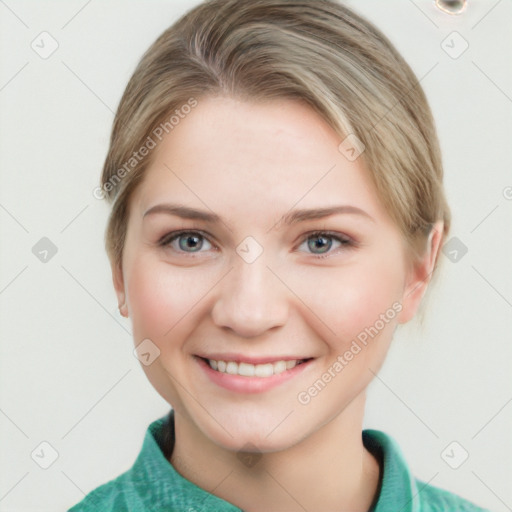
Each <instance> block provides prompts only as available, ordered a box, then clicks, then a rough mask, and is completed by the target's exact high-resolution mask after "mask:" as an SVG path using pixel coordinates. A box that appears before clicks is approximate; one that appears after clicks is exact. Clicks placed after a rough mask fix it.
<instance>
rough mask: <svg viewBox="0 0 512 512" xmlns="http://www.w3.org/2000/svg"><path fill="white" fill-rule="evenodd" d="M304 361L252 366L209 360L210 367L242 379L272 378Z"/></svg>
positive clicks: (249, 364)
mask: <svg viewBox="0 0 512 512" xmlns="http://www.w3.org/2000/svg"><path fill="white" fill-rule="evenodd" d="M300 362H302V360H298V359H296V360H291V361H276V362H275V363H266V364H251V363H235V362H234V361H216V360H215V359H208V363H209V364H210V367H211V368H213V369H214V370H217V371H218V372H221V373H228V374H230V375H241V376H242V377H261V378H266V377H272V375H278V374H280V373H283V372H285V371H286V370H291V369H292V368H294V367H295V366H297V364H299V363H300Z"/></svg>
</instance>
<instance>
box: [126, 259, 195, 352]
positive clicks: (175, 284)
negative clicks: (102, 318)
mask: <svg viewBox="0 0 512 512" xmlns="http://www.w3.org/2000/svg"><path fill="white" fill-rule="evenodd" d="M200 284H201V279H200V277H199V276H197V275H194V276H193V277H192V274H190V275H183V273H181V274H180V273H179V272H177V271H176V270H174V271H173V269H172V268H171V267H170V266H169V265H166V264H164V263H162V262H159V261H155V260H154V258H153V259H150V258H148V257H146V258H145V257H144V256H140V257H138V258H136V259H134V260H133V262H132V263H131V265H130V274H129V276H127V294H128V302H129V307H130V317H131V319H132V324H133V330H134V336H135V337H136V338H135V339H136V340H137V339H138V338H141V337H143V338H150V339H151V340H153V341H154V342H155V343H156V344H157V345H165V344H164V343H163V340H164V339H165V338H166V337H167V338H168V337H169V336H172V335H171V332H172V331H173V330H175V329H176V326H178V325H180V323H181V322H180V320H181V319H182V318H184V317H185V315H187V313H190V312H191V310H192V309H193V307H194V304H196V303H197V302H198V301H199V299H200V297H201V295H202V293H201V286H200ZM203 294H204V292H203ZM161 348H162V347H161Z"/></svg>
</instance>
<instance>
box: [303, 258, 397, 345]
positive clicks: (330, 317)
mask: <svg viewBox="0 0 512 512" xmlns="http://www.w3.org/2000/svg"><path fill="white" fill-rule="evenodd" d="M402 286H403V276H402V275H401V272H400V265H398V264H386V262H384V261H379V260H374V259H371V260H368V261H365V262H361V261H360V262H358V264H357V265H350V266H349V265H347V266H346V267H339V268H334V267H331V268H328V269H327V268H325V269H316V270H315V271H314V272H311V273H310V274H309V275H308V276H306V277H304V274H303V275H302V283H299V282H297V283H296V288H295V289H296V290H300V292H299V293H298V295H299V296H300V298H301V299H302V301H303V302H304V303H305V304H306V305H307V306H308V308H309V310H310V312H309V313H308V316H309V317H310V318H313V317H316V320H315V323H317V324H318V322H319V320H320V321H321V324H319V325H323V327H320V329H321V331H322V332H323V333H324V334H325V340H330V342H329V345H331V348H333V349H334V348H335V349H336V350H337V351H341V350H344V349H345V345H347V344H348V345H350V343H351V341H352V340H353V339H356V338H357V336H358V335H360V334H361V333H364V332H366V329H368V328H371V327H372V326H375V325H376V324H377V328H378V330H379V331H382V335H384V332H387V331H390V330H391V329H392V327H393V325H394V324H395V323H396V320H395V318H397V312H396V308H397V302H398V301H399V300H400V299H401V294H400V291H401V287H402ZM393 305H394V306H393ZM398 307H399V306H398ZM382 315H383V316H385V317H386V321H385V323H384V325H382V320H380V319H381V318H382ZM373 332H374V331H373ZM362 337H363V338H364V334H362Z"/></svg>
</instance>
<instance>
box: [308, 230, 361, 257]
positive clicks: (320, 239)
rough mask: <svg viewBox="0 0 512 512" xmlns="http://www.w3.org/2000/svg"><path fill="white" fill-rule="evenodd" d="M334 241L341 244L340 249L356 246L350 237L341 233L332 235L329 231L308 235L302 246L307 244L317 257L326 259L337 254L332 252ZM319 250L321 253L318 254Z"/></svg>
mask: <svg viewBox="0 0 512 512" xmlns="http://www.w3.org/2000/svg"><path fill="white" fill-rule="evenodd" d="M333 241H335V242H337V243H338V244H339V245H338V248H345V249H351V248H354V247H355V245H356V243H355V241H354V240H353V239H351V238H349V237H348V236H345V235H341V234H339V233H338V234H335V233H331V232H329V231H315V232H314V233H309V234H308V235H307V237H306V238H305V240H304V241H303V242H302V243H301V246H302V245H303V244H304V243H306V244H307V247H308V249H310V250H311V251H312V253H313V255H314V256H315V257H317V258H325V257H327V256H330V255H331V254H333V253H334V252H336V251H330V249H331V248H332V246H333ZM299 247H300V246H299ZM317 250H318V251H319V252H316V251H317Z"/></svg>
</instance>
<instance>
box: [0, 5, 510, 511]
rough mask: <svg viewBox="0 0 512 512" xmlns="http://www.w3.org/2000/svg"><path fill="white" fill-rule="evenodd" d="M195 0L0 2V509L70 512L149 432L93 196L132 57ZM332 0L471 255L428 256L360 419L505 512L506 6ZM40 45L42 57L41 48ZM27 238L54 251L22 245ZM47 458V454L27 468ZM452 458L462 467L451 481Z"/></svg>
mask: <svg viewBox="0 0 512 512" xmlns="http://www.w3.org/2000/svg"><path fill="white" fill-rule="evenodd" d="M196 3H197V2H195V1H184V0H183V1H174V0H173V1H170V0H169V1H152V2H143V1H142V0H140V1H126V0H123V1H121V0H117V1H112V0H108V1H102V2H99V1H98V0H93V1H89V2H86V1H69V0H66V1H47V2H35V1H33V2H29V1H26V0H18V1H14V0H5V1H0V38H1V42H0V48H1V50H0V51H1V66H0V112H1V117H0V144H1V147H0V150H1V151H0V170H1V173H2V174H1V180H2V181H1V188H0V243H1V266H0V325H1V353H0V385H1V388H0V389H1V392H0V393H1V394H0V438H1V439H2V443H1V445H0V450H1V453H0V461H1V462H0V464H1V467H0V471H1V473H0V474H1V477H0V510H2V511H10V512H21V511H55V510H65V509H66V508H68V507H70V506H71V505H73V504H75V503H76V502H78V501H79V500H80V499H81V498H82V497H83V496H84V494H85V493H87V492H89V491H90V490H92V489H93V488H95V487H97V486H98V485H100V484H102V483H105V482H107V481H108V480H110V479H112V478H114V477H116V476H117V475H119V474H120V473H121V472H123V471H125V470H127V469H128V468H129V467H130V466H131V465H132V464H133V462H134V460H135V458H136V456H137V454H138V452H139V450H140V448H141V444H142V440H143V437H144V433H145V431H146V428H147V426H148V424H149V423H150V422H151V421H153V420H155V419H157V418H159V417H161V416H163V415H164V414H165V413H166V412H167V411H168V405H167V403H166V402H164V401H163V399H162V398H160V396H159V395H158V394H157V392H156V391H155V390H154V389H153V388H152V387H151V385H150V384H149V382H148V381H147V380H146V377H145V376H144V373H143V371H142V369H141V367H140V363H139V361H138V360H137V359H136V358H135V357H134V355H133V342H132V338H131V335H130V324H129V322H128V321H126V320H125V319H123V318H122V317H121V316H120V315H119V314H118V312H117V301H116V298H115V294H114V291H113V287H112V284H111V276H110V269H109V266H108V260H107V257H106V255H105V253H104V249H103V232H104V227H105V222H106V217H107V213H108V209H107V206H106V205H105V204H104V203H103V202H102V201H100V200H97V199H95V198H94V197H93V195H92V191H93V189H94V187H96V186H97V184H98V180H99V175H100V170H101V167H102V164H103V159H104V157H105V154H106V151H107V147H108V137H109V134H110V129H111V124H112V120H113V112H114V111H115V109H116V107H117V104H118V102H119V99H120V97H121V94H122V92H123V90H124V87H125V85H126V83H127V81H128V79H129V77H130V75H131V73H132V71H133V70H134V67H135V65H136V63H137V61H138V59H139V58H140V56H141V55H142V53H143V52H144V51H145V50H146V48H147V47H148V46H149V45H150V44H151V43H152V42H153V41H154V40H155V39H156V37H157V36H158V35H160V33H161V32H162V31H163V30H164V29H165V28H167V27H168V26H169V25H170V24H171V23H172V22H173V21H174V20H175V19H176V18H177V17H178V16H179V15H181V14H182V13H183V12H185V11H186V10H188V9H189V8H190V7H191V6H193V5H195V4H196ZM347 3H348V5H351V6H353V7H354V8H356V9H357V10H358V11H359V12H360V13H362V14H364V15H366V16H367V17H368V18H370V19H371V20H372V21H374V22H375V23H376V24H377V25H378V26H379V27H380V28H381V29H382V30H383V31H384V32H385V33H386V34H387V35H388V37H389V38H390V39H391V40H392V41H393V42H394V43H395V44H396V46H397V47H398V49H399V51H401V52H402V54H403V55H404V56H405V58H406V59H407V60H408V62H409V63H410V64H411V66H412V67H413V69H414V71H415V72H416V74H417V76H418V78H420V80H421V84H422V86H423V87H424V89H425V91H426V93H427V96H428V98H429V101H430V103H431V106H432V109H433V111H434V115H435V118H436V122H437V126H438V131H439V137H440V140H441V144H442V149H443V156H444V164H445V172H446V189H447V194H448V198H449V201H450V204H451V207H452V211H453V217H454V222H453V231H452V236H455V237H457V238H458V239H459V240H460V242H459V244H460V243H462V244H464V246H466V247H467V249H468V251H467V253H466V254H465V255H462V252H461V251H460V249H457V248H455V250H457V251H458V252H457V253H453V248H451V249H450V250H446V251H445V252H446V253H447V255H448V256H450V257H451V258H452V259H453V258H454V257H457V260H456V261H455V262H453V261H451V260H450V259H449V258H448V256H444V255H443V260H444V261H443V265H442V273H441V275H440V276H439V277H440V279H439V281H438V284H437V287H436V289H435V290H433V293H432V294H431V295H430V297H429V299H428V308H427V310H426V317H425V321H424V327H423V328H419V327H418V326H417V325H410V326H407V327H406V328H404V329H402V330H400V332H399V333H398V335H397V336H396V341H395V342H394V345H393V346H392V348H391V351H390V353H389V356H388V359H387V361H386V363H385V365H384V367H383V369H382V370H381V372H380V374H379V375H378V377H377V378H376V379H375V380H374V381H373V382H372V384H371V386H370V389H369V397H368V406H367V416H366V420H365V427H366V428H377V429H381V430H384V431H386V432H388V433H389V434H391V435H392V436H393V437H394V438H395V439H396V440H397V441H398V443H399V445H400V446H401V448H402V451H403V453H404V455H405V457H406V459H407V460H408V462H409V464H410V466H411V468H412V470H413V472H414V473H415V474H416V476H417V477H419V478H421V479H423V480H424V481H428V482H430V483H431V484H432V485H437V486H440V487H444V488H446V489H449V490H451V491H453V492H456V493H458V494H461V495H463V496H464V497H466V498H468V499H470V500H472V501H475V502H476V503H478V504H480V505H483V506H487V507H489V508H491V509H492V510H495V511H505V510H512V488H511V486H510V482H511V481H512V446H511V445H512V442H511V435H510V433H511V431H512V403H511V401H512V382H511V374H512V371H511V370H512V343H511V341H512V337H511V327H512V321H511V319H512V273H511V262H512V243H511V238H512V229H511V226H512V223H511V221H512V200H511V199H512V172H511V169H512V151H511V143H510V134H511V133H512V71H511V65H510V63H511V58H512V36H511V30H510V20H511V19H512V2H511V1H510V0H499V1H497V0H493V1H485V0H469V6H468V9H467V11H466V12H465V13H464V14H462V15H460V16H448V15H446V14H443V13H441V12H440V11H438V10H437V9H436V7H435V5H434V1H433V0H414V1H413V0H393V1H389V0H387V1H386V2H382V1H379V0H371V1H370V0H359V1H355V0H353V1H351V2H347ZM43 31H46V32H48V33H49V34H50V35H51V36H45V35H43V36H40V34H41V32H43ZM454 32H456V33H457V34H454ZM52 39H54V40H55V41H56V42H57V43H58V48H57V49H56V51H55V52H54V53H53V54H52V55H50V56H47V55H44V52H49V50H51V45H52V44H54V43H52ZM443 41H444V42H443ZM31 44H33V46H34V47H35V49H33V48H32V47H31ZM466 44H468V45H469V46H468V48H467V49H466V50H465V51H464V52H463V53H461V51H462V50H463V49H464V48H465V46H466ZM36 49H37V51H36ZM460 53H461V54H460ZM40 54H43V56H46V57H47V58H42V57H41V56H40ZM459 54H460V55H459ZM43 237H47V238H48V239H49V240H51V242H52V243H53V244H54V245H55V246H56V248H57V253H56V254H55V255H54V256H51V252H50V253H48V254H45V253H44V252H42V253H39V257H36V255H35V254H34V253H33V252H32V248H33V247H34V246H35V245H36V244H37V243H38V242H39V241H40V239H41V238H43ZM42 243H45V242H42ZM452 243H454V242H452ZM454 247H456V246H454ZM36 249H37V250H35V252H36V253H38V251H39V250H42V249H41V248H40V247H39V246H36ZM450 251H452V254H451V255H450ZM461 255H462V256H461ZM45 256H46V259H47V261H46V262H43V261H41V260H40V259H39V258H44V257H45ZM44 441H45V442H47V443H49V444H50V445H51V447H50V446H48V445H41V443H42V442H44ZM453 441H456V442H457V443H458V444H456V445H451V447H450V448H449V449H448V450H447V454H446V453H445V456H444V458H443V457H442V453H443V452H444V450H445V448H446V447H447V446H449V445H450V443H452V442H453ZM52 450H55V451H56V452H58V457H57V458H56V460H55V461H54V462H53V463H52V464H51V465H50V466H49V467H48V468H47V469H43V468H42V467H40V466H41V465H45V464H49V463H50V462H52ZM463 450H465V451H467V452H468V454H469V457H468V459H467V460H466V461H465V462H464V463H463V464H462V465H461V466H460V467H459V468H458V469H452V467H450V465H449V464H448V463H447V461H449V462H450V464H451V465H452V466H453V465H457V464H458V463H459V462H460V460H461V457H462V455H463V453H464V452H463Z"/></svg>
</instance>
